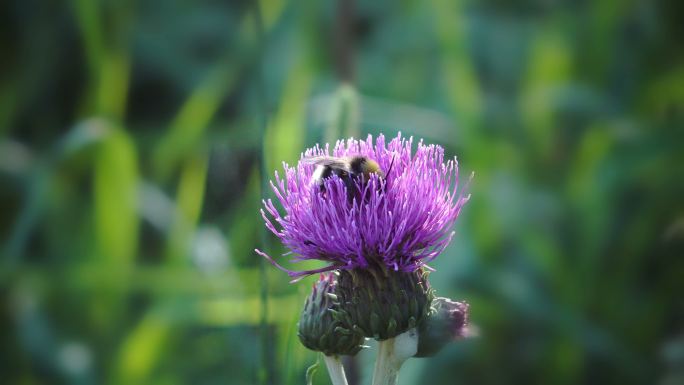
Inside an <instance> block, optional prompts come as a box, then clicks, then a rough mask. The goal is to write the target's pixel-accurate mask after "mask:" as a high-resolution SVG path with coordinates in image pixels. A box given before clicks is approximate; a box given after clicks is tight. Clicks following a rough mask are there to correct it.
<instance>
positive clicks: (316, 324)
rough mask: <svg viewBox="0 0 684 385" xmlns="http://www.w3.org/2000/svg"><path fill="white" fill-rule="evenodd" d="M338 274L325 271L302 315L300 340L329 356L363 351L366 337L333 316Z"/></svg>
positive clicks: (310, 347) (307, 300) (312, 348)
mask: <svg viewBox="0 0 684 385" xmlns="http://www.w3.org/2000/svg"><path fill="white" fill-rule="evenodd" d="M336 274H337V273H336V272H335V273H327V274H321V277H320V279H319V280H318V281H317V282H316V283H314V286H313V289H312V291H311V294H310V295H309V297H307V299H306V302H305V303H304V309H303V310H302V315H301V317H300V318H299V325H298V329H299V331H298V333H297V335H298V336H299V340H300V341H301V342H302V344H303V345H304V346H306V347H307V348H309V349H311V350H314V351H318V352H322V353H323V354H325V355H327V356H337V355H352V356H353V355H355V354H356V353H358V352H359V350H361V348H362V345H363V342H364V338H363V336H362V335H361V334H359V333H358V332H354V331H353V330H351V325H352V324H345V323H344V322H341V321H340V320H337V319H335V318H334V317H333V315H334V314H335V313H336V310H335V309H336V308H337V305H336V304H335V301H334V299H335V298H337V296H336V295H335V292H336V289H337V282H336V280H335V278H336Z"/></svg>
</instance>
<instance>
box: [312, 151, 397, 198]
mask: <svg viewBox="0 0 684 385" xmlns="http://www.w3.org/2000/svg"><path fill="white" fill-rule="evenodd" d="M302 162H304V163H306V164H313V165H316V166H317V167H316V170H315V171H314V173H313V175H312V177H311V182H312V183H313V184H315V185H317V186H319V188H320V189H321V191H324V190H325V186H324V183H323V182H324V181H325V179H327V178H330V177H332V176H333V175H337V176H338V177H339V178H340V179H342V181H343V182H344V184H345V186H346V187H347V194H348V196H349V201H350V202H351V201H352V200H353V199H354V196H355V195H356V194H355V193H354V192H355V190H356V189H355V183H356V182H358V181H361V182H364V181H368V180H370V177H371V175H372V174H375V175H377V176H378V177H379V178H381V179H384V178H385V176H386V174H385V172H384V171H382V169H380V165H379V164H378V162H376V161H375V160H373V159H371V158H369V157H367V156H362V155H356V156H349V157H334V156H313V157H309V158H304V159H302ZM393 163H394V159H392V164H393ZM391 169H392V165H390V169H389V170H388V171H391Z"/></svg>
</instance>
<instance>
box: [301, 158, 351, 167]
mask: <svg viewBox="0 0 684 385" xmlns="http://www.w3.org/2000/svg"><path fill="white" fill-rule="evenodd" d="M302 163H304V164H313V165H316V166H330V167H332V168H341V169H346V168H347V162H346V159H345V158H336V157H334V156H310V157H307V158H303V159H302Z"/></svg>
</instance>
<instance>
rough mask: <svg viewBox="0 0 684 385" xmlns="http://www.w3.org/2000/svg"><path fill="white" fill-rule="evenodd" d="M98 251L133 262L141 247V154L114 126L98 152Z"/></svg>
mask: <svg viewBox="0 0 684 385" xmlns="http://www.w3.org/2000/svg"><path fill="white" fill-rule="evenodd" d="M94 183H95V186H94V187H95V188H94V194H95V228H96V237H97V245H98V251H99V253H100V255H101V256H103V257H104V258H105V259H107V260H108V261H109V262H110V263H113V264H123V265H128V264H130V263H131V262H132V261H133V259H134V258H135V255H136V251H137V247H138V222H139V220H138V212H137V207H138V204H137V196H138V195H137V188H138V157H137V152H136V149H135V146H134V144H133V141H132V140H131V138H130V137H129V136H128V134H127V133H126V132H125V131H123V130H121V129H112V130H111V133H110V135H109V136H108V137H107V138H106V139H104V140H103V142H102V143H100V144H99V147H98V151H97V154H96V155H95V181H94Z"/></svg>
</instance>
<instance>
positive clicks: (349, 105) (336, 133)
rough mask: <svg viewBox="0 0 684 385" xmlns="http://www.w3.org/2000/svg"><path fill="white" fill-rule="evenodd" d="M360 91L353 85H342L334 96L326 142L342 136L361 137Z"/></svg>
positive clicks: (332, 141) (331, 142) (333, 141)
mask: <svg viewBox="0 0 684 385" xmlns="http://www.w3.org/2000/svg"><path fill="white" fill-rule="evenodd" d="M359 99H360V98H359V95H358V92H357V91H356V88H354V86H353V85H351V84H348V83H344V84H342V85H340V87H339V88H338V89H337V91H336V92H335V94H334V95H333V97H332V101H331V106H330V112H329V113H330V121H329V123H328V125H327V127H326V129H325V138H324V142H325V143H330V144H334V143H335V141H337V140H338V139H341V138H350V137H354V138H359V137H360V135H361V128H360V125H359V122H360V119H361V106H360V103H361V102H360V100H359Z"/></svg>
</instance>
